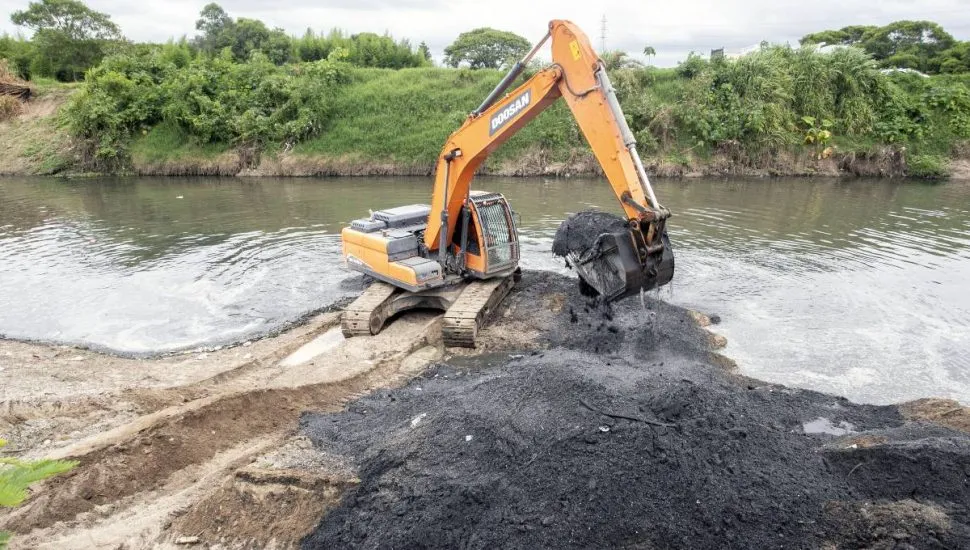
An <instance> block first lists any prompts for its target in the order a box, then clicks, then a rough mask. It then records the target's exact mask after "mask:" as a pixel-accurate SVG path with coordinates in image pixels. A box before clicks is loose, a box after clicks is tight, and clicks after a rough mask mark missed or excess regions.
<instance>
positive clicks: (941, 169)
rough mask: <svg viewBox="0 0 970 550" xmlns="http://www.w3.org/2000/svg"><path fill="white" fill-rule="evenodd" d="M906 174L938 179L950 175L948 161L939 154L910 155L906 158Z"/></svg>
mask: <svg viewBox="0 0 970 550" xmlns="http://www.w3.org/2000/svg"><path fill="white" fill-rule="evenodd" d="M906 166H907V168H908V174H909V175H910V176H913V177H915V178H928V179H938V178H945V177H947V176H949V175H950V169H949V163H948V161H947V159H946V158H944V157H943V156H940V155H911V156H910V157H909V158H908V159H906Z"/></svg>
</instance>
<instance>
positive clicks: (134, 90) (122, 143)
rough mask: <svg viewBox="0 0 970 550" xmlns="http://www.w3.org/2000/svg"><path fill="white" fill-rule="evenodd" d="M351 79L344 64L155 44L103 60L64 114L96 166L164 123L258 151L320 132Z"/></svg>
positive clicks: (112, 162)
mask: <svg viewBox="0 0 970 550" xmlns="http://www.w3.org/2000/svg"><path fill="white" fill-rule="evenodd" d="M347 78H348V67H347V66H346V65H345V64H344V63H342V62H339V61H330V60H321V61H316V62H312V63H303V64H296V65H288V66H285V67H279V66H277V65H275V64H274V63H273V62H271V61H270V60H269V59H268V58H267V57H266V56H265V55H264V54H262V53H260V52H256V53H254V54H253V55H252V57H251V59H250V61H249V62H247V63H235V62H234V61H233V60H232V57H231V55H230V54H229V53H228V50H227V51H226V52H225V53H224V54H223V55H221V56H219V57H215V58H208V57H205V56H198V57H196V58H195V59H187V58H186V57H185V55H183V54H180V53H179V52H178V51H177V48H173V47H168V48H157V49H154V50H152V51H149V52H144V53H142V54H140V55H132V54H119V55H115V56H111V57H109V58H106V59H105V61H104V63H102V64H101V65H100V66H98V67H97V68H95V69H93V70H92V71H91V72H90V73H89V74H88V77H87V79H86V82H85V84H84V86H83V88H82V89H81V91H80V92H79V93H78V94H76V95H75V97H74V98H73V99H72V101H71V103H70V105H69V107H68V109H67V115H66V116H67V122H68V126H69V128H70V130H71V132H72V133H73V134H74V135H75V136H77V137H79V138H82V139H83V140H85V141H86V142H87V143H89V145H90V148H91V155H92V159H93V160H94V161H95V164H97V165H100V166H102V167H107V168H118V167H120V166H123V165H124V164H125V163H126V162H127V160H128V158H127V157H128V153H127V145H128V143H129V142H130V140H131V138H132V137H133V136H134V135H136V134H141V133H144V132H147V131H148V130H149V129H150V128H151V127H153V126H155V125H157V124H159V123H162V122H165V123H167V124H171V125H175V126H176V127H177V128H179V129H180V130H181V131H184V133H185V135H186V136H188V137H189V139H191V140H193V141H194V142H196V143H197V144H200V145H205V144H208V143H227V144H233V145H246V146H250V147H256V148H257V149H260V148H264V147H267V146H270V145H274V144H275V145H285V144H292V143H295V142H297V141H299V140H302V139H305V138H307V137H310V136H313V135H316V134H317V133H319V132H320V131H321V130H322V128H323V125H324V123H325V121H326V119H327V117H328V116H329V115H330V113H331V109H330V101H329V99H330V97H331V90H332V89H333V88H334V87H336V86H339V85H341V84H343V83H344V82H346V81H347Z"/></svg>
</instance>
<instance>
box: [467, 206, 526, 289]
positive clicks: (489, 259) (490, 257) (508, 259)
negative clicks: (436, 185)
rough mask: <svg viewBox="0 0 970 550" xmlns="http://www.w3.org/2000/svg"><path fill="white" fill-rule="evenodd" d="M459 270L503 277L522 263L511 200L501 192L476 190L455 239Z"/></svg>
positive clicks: (480, 276)
mask: <svg viewBox="0 0 970 550" xmlns="http://www.w3.org/2000/svg"><path fill="white" fill-rule="evenodd" d="M451 251H452V254H453V257H454V258H456V259H457V261H458V262H459V263H460V265H459V266H458V267H459V270H461V271H463V272H464V273H465V274H466V275H467V276H469V277H472V278H475V279H489V278H492V277H500V276H503V275H507V274H509V273H511V272H513V271H515V270H516V269H517V268H518V266H519V234H518V230H517V228H516V226H515V216H514V214H513V213H512V209H511V207H509V202H508V201H507V200H505V197H504V196H502V195H501V194H499V193H488V192H484V191H472V192H471V193H469V196H468V200H467V201H465V204H464V206H462V209H461V212H460V214H459V219H458V224H457V226H456V227H455V231H454V233H453V235H452V239H451Z"/></svg>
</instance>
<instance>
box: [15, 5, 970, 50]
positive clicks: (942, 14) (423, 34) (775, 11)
mask: <svg viewBox="0 0 970 550" xmlns="http://www.w3.org/2000/svg"><path fill="white" fill-rule="evenodd" d="M27 1H28V0H0V13H5V14H7V15H6V16H5V17H4V18H3V20H2V21H0V30H6V31H10V32H13V31H15V30H16V27H14V26H13V25H12V24H11V23H10V21H9V14H10V13H11V12H13V11H15V10H18V9H23V8H24V7H26V5H27ZM205 3H206V1H205V0H198V1H190V0H140V1H137V2H132V1H128V0H89V1H88V4H89V5H90V6H91V7H92V8H94V9H97V10H99V11H103V12H106V13H108V14H110V15H111V16H112V17H113V18H114V20H115V21H116V22H117V23H118V24H119V25H121V27H122V29H123V30H124V32H125V34H126V35H127V36H128V37H129V38H132V39H134V40H153V41H163V40H166V39H168V38H170V37H179V36H182V35H189V36H192V35H194V34H195V20H196V18H197V16H198V13H199V10H201V9H202V6H203V5H204V4H205ZM220 4H221V5H222V6H223V7H224V8H225V9H226V10H227V11H228V12H229V13H230V15H232V16H234V17H251V18H257V19H261V20H263V21H265V22H266V23H267V25H269V26H271V27H282V28H283V29H285V30H286V31H287V32H289V33H291V34H302V33H303V31H304V30H306V28H307V27H313V28H314V29H316V30H329V29H330V28H332V27H340V28H343V29H346V30H348V31H350V32H363V31H370V32H378V33H382V32H384V31H388V32H390V33H391V34H392V35H394V36H395V37H396V38H409V39H411V41H412V42H414V43H418V42H420V41H422V40H423V41H426V42H427V43H428V44H429V45H430V46H431V48H432V50H433V51H434V52H435V53H436V54H439V55H440V53H441V50H443V49H444V47H445V46H447V45H448V44H450V43H451V41H452V40H454V38H455V37H456V36H457V35H458V34H459V33H460V32H463V31H466V30H470V29H472V28H475V27H482V26H488V27H495V28H499V29H503V30H510V31H513V32H515V33H518V34H521V35H522V36H525V37H526V38H528V39H530V40H536V39H538V38H540V37H541V36H542V34H543V33H544V31H545V28H546V24H547V22H548V20H549V19H552V18H562V19H571V20H572V21H574V22H576V23H577V24H578V25H579V26H580V27H582V28H583V29H585V30H586V33H587V34H588V35H589V36H590V39H591V40H592V41H593V43H594V45H595V46H596V47H597V48H599V47H600V34H601V32H600V30H601V19H602V17H603V15H604V14H605V15H606V18H607V23H606V36H607V39H606V46H607V47H608V48H610V49H623V50H627V51H630V52H632V53H638V52H640V51H641V50H642V49H643V47H644V46H645V45H652V46H653V47H654V48H656V50H657V53H658V55H657V58H656V59H655V60H654V61H655V62H656V63H658V64H661V65H672V64H675V63H676V62H677V61H678V60H680V59H683V58H684V57H685V56H686V54H687V52H689V51H691V50H696V51H699V52H707V51H709V50H710V49H712V48H718V47H725V48H727V49H728V50H729V51H730V50H736V49H740V48H742V47H745V46H749V45H752V44H757V43H759V42H761V41H762V40H768V41H770V42H782V43H784V42H792V43H796V42H797V40H798V38H799V37H801V36H802V35H804V34H807V33H809V32H815V31H819V30H824V29H832V28H839V27H843V26H845V25H853V24H885V23H889V22H891V21H895V20H899V19H929V20H933V21H937V22H938V23H940V24H942V25H943V26H944V28H946V29H947V30H948V31H949V32H951V33H952V34H954V35H955V36H956V37H957V38H959V39H962V40H967V39H970V6H968V1H967V0H921V1H919V2H913V1H911V0H882V1H879V2H873V1H872V0H865V1H863V0H814V1H812V2H806V1H804V0H799V1H791V0H774V1H772V0H682V1H673V2H649V1H620V0H600V1H599V2H590V1H588V0H583V1H579V0H555V1H553V0H535V1H533V2H524V1H523V0H490V1H488V2H482V1H481V0H323V1H321V0H291V1H289V2H286V3H278V2H269V1H259V0H223V1H222V2H220Z"/></svg>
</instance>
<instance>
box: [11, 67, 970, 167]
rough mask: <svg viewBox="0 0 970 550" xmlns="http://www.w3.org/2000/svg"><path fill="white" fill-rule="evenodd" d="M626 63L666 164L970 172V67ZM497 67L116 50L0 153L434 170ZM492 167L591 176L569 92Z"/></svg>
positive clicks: (32, 162)
mask: <svg viewBox="0 0 970 550" xmlns="http://www.w3.org/2000/svg"><path fill="white" fill-rule="evenodd" d="M612 74H613V80H614V83H615V84H616V86H617V88H618V92H619V95H620V99H621V102H622V103H623V105H624V109H625V111H626V113H627V117H628V119H629V121H630V124H631V127H632V128H633V130H634V132H635V133H636V134H637V138H638V140H639V141H640V150H641V154H642V155H643V156H644V158H645V162H646V163H647V164H648V166H649V167H650V170H651V171H652V172H654V173H657V174H661V175H724V174H753V175H811V174H824V175H839V174H854V175H876V176H901V175H912V176H920V177H939V176H946V175H956V176H964V177H965V176H966V175H967V174H968V172H970V170H968V167H970V162H968V160H967V159H968V158H970V145H968V143H970V142H968V140H970V78H968V77H965V76H934V77H930V78H923V77H920V76H915V75H909V74H889V75H887V74H883V73H881V72H880V71H879V70H878V69H877V68H876V67H875V65H874V64H872V63H871V62H870V61H869V60H868V59H867V58H866V57H865V56H864V55H863V54H862V53H861V52H857V51H855V50H846V51H845V52H844V53H841V54H828V55H823V54H817V53H814V52H811V51H808V50H790V49H787V48H769V49H766V50H763V51H761V52H758V53H756V54H753V55H749V56H747V57H745V58H742V59H740V60H737V61H726V62H719V63H710V62H706V61H703V60H700V59H699V58H691V59H688V60H687V61H686V62H684V63H683V64H682V65H681V66H680V67H678V68H677V69H655V68H647V69H621V70H617V71H613V72H612ZM500 77H501V74H500V73H499V72H497V71H470V70H456V69H445V68H417V69H404V70H397V71H395V70H387V69H361V68H353V67H349V66H347V65H344V64H342V63H332V62H328V61H321V62H317V63H315V64H299V65H289V66H284V67H275V66H273V65H272V64H269V63H260V62H259V61H258V60H257V61H254V62H250V63H246V64H239V63H230V62H228V61H225V60H218V59H217V60H204V59H196V60H190V61H180V62H178V63H171V62H168V61H166V60H165V59H164V54H160V55H157V56H154V57H151V58H144V59H139V58H132V57H125V58H119V59H112V58H109V59H107V60H106V61H105V62H104V63H103V64H102V66H100V67H98V68H96V69H95V70H94V71H93V72H92V73H91V74H89V77H88V81H87V82H86V83H84V84H82V85H80V87H79V89H78V90H77V91H76V92H73V91H72V90H67V89H61V88H56V87H55V88H53V89H51V90H48V91H47V93H46V97H47V98H48V99H47V101H50V102H51V103H56V102H62V103H63V102H64V97H65V96H66V95H69V94H70V95H72V98H71V99H70V100H69V101H67V102H66V103H65V104H64V105H63V107H62V108H61V116H58V117H55V116H53V115H50V116H46V117H45V116H42V117H39V118H36V119H30V117H29V116H26V117H25V116H21V117H19V119H20V120H19V121H17V122H13V123H10V122H8V123H4V124H3V125H2V126H0V146H2V145H3V144H7V151H8V153H7V154H6V155H5V157H7V158H6V160H5V161H4V164H3V165H2V166H0V168H2V169H3V170H2V171H5V172H8V173H9V172H20V173H25V172H31V173H52V172H81V173H84V172H88V173H89V172H120V173H125V172H127V173H140V174H169V175H182V174H184V175H188V174H212V175H236V174H244V175H342V174H347V175H367V174H415V175H423V174H429V173H430V171H431V169H432V166H433V163H434V159H435V158H436V155H437V154H438V152H439V151H440V148H441V146H442V144H443V143H444V141H445V139H446V138H447V136H448V135H449V134H450V133H451V132H452V131H454V129H455V128H457V127H458V126H459V125H460V124H461V122H462V121H463V120H464V118H465V116H466V115H467V113H468V112H469V111H470V110H472V109H473V108H474V107H476V106H477V105H478V103H479V102H480V101H481V99H482V98H483V97H484V96H485V95H486V94H487V93H488V91H489V90H490V89H491V87H492V86H493V85H494V83H495V82H496V81H497V80H498V79H499V78H500ZM44 98H45V94H41V96H40V99H39V100H38V102H39V103H42V102H43V101H45V99H44ZM25 118H26V119H28V120H23V119H25ZM25 125H26V126H25ZM23 136H27V139H24V138H23ZM30 136H37V137H39V139H34V138H32V137H30ZM10 144H13V145H10ZM70 144H74V145H73V146H72V145H70ZM11 159H14V160H11ZM485 170H486V171H488V172H490V173H497V174H513V175H540V174H577V173H591V172H595V170H596V166H595V162H594V161H593V159H592V157H591V155H590V153H589V152H588V149H587V147H586V145H585V142H584V141H583V139H582V137H581V135H580V133H579V130H578V128H577V127H576V124H575V123H574V122H573V120H572V118H571V116H570V115H569V113H568V110H567V109H566V107H565V105H564V104H563V103H557V104H556V105H554V106H553V107H552V108H551V109H549V111H547V112H546V113H544V114H543V115H541V116H540V117H539V118H538V119H537V120H535V121H534V122H533V123H532V124H531V125H529V126H527V127H526V128H525V129H523V130H522V131H521V132H520V133H519V135H517V136H515V137H514V138H513V139H512V140H510V142H509V143H507V144H505V145H504V146H503V147H502V148H500V149H499V150H498V151H496V152H495V154H494V155H493V156H492V157H491V158H490V160H489V161H488V163H487V164H486V165H485Z"/></svg>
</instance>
